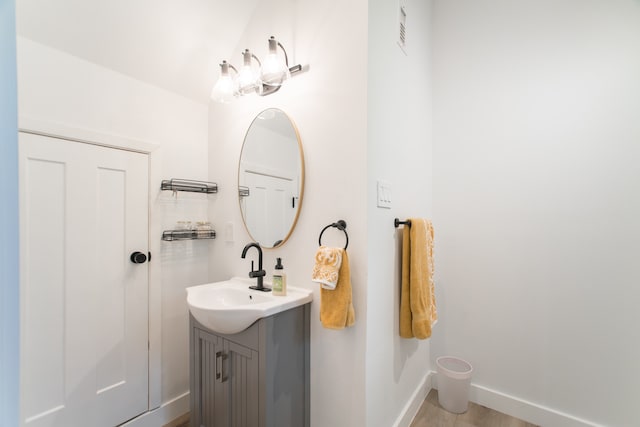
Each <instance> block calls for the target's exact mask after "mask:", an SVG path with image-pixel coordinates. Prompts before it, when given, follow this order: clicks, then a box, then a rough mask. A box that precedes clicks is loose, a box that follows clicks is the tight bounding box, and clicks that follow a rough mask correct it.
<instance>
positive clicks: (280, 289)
mask: <svg viewBox="0 0 640 427" xmlns="http://www.w3.org/2000/svg"><path fill="white" fill-rule="evenodd" d="M276 261H277V262H276V266H275V269H274V271H273V280H272V282H271V283H272V285H271V291H272V293H273V295H277V296H285V295H287V273H285V271H284V267H283V266H282V258H276Z"/></svg>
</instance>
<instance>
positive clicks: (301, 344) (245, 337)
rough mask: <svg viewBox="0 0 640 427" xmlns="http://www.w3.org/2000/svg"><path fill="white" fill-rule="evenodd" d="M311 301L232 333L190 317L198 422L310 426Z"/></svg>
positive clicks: (222, 426) (207, 425)
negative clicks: (209, 326)
mask: <svg viewBox="0 0 640 427" xmlns="http://www.w3.org/2000/svg"><path fill="white" fill-rule="evenodd" d="M309 312H310V304H305V305H303V306H300V307H296V308H293V309H290V310H287V311H284V312H281V313H277V314H275V315H273V316H269V317H266V318H263V319H260V320H258V321H257V322H255V323H254V324H253V325H252V326H250V327H249V328H248V329H246V330H244V331H242V332H240V333H237V334H232V335H225V334H218V333H215V332H212V331H210V330H207V328H206V327H204V326H202V325H201V324H200V323H198V321H196V320H195V319H194V318H193V316H191V317H190V319H191V320H190V329H191V358H190V362H191V426H192V427H308V426H309V403H310V401H309Z"/></svg>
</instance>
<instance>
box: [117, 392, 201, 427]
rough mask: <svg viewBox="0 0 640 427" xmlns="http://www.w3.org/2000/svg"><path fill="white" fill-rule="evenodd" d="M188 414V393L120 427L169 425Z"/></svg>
mask: <svg viewBox="0 0 640 427" xmlns="http://www.w3.org/2000/svg"><path fill="white" fill-rule="evenodd" d="M187 412H189V392H186V393H184V394H182V395H180V396H178V397H176V398H175V399H172V400H170V401H168V402H165V403H163V404H162V405H161V406H160V407H159V408H156V409H153V410H151V411H149V412H145V413H144V414H142V415H140V416H139V417H136V418H134V419H132V420H131V421H129V422H127V423H125V424H122V426H121V427H158V426H163V425H165V424H168V423H170V422H171V421H173V420H175V419H176V418H178V417H180V416H182V415H184V414H186V413H187Z"/></svg>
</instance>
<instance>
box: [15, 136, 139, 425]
mask: <svg viewBox="0 0 640 427" xmlns="http://www.w3.org/2000/svg"><path fill="white" fill-rule="evenodd" d="M20 194H21V246H22V248H21V270H22V281H21V305H22V308H23V313H22V322H21V337H22V352H23V359H22V360H23V364H22V366H21V378H22V392H21V397H22V402H23V403H22V416H21V418H22V425H23V426H64V427H73V426H86V425H92V426H114V425H117V424H120V423H122V422H124V421H126V420H128V419H130V418H133V417H135V416H136V415H138V414H140V413H142V412H144V411H146V410H147V409H148V403H147V402H148V385H147V384H148V344H147V342H148V326H147V323H148V306H147V305H148V303H147V301H148V297H147V295H148V267H147V264H138V265H136V264H133V263H131V262H130V261H129V254H130V253H131V252H133V251H141V252H144V253H146V252H147V247H148V157H147V156H146V155H143V154H139V153H132V152H128V151H123V150H116V149H109V148H105V147H99V146H95V145H90V144H82V143H76V142H70V141H66V140H61V139H56V138H50V137H44V136H38V135H31V134H24V133H22V134H20Z"/></svg>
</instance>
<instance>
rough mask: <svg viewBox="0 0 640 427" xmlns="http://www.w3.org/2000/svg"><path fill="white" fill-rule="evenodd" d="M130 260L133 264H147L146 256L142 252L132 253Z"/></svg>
mask: <svg viewBox="0 0 640 427" xmlns="http://www.w3.org/2000/svg"><path fill="white" fill-rule="evenodd" d="M130 259H131V262H132V263H134V264H144V263H145V262H147V256H146V255H145V254H143V253H142V252H134V253H132V254H131V257H130Z"/></svg>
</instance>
